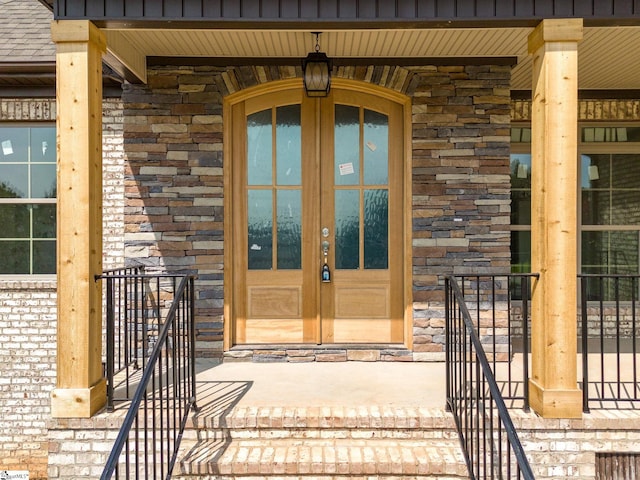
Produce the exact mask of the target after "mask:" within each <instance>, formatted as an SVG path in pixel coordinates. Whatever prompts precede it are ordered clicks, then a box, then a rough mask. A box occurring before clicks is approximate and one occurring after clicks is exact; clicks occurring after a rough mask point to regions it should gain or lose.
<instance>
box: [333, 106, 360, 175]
mask: <svg viewBox="0 0 640 480" xmlns="http://www.w3.org/2000/svg"><path fill="white" fill-rule="evenodd" d="M335 114H336V118H335V121H336V124H335V133H334V142H335V152H334V153H335V156H334V158H335V184H336V185H358V184H359V183H360V111H359V109H358V107H351V106H348V105H336V110H335Z"/></svg>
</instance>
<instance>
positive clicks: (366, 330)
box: [333, 318, 393, 343]
mask: <svg viewBox="0 0 640 480" xmlns="http://www.w3.org/2000/svg"><path fill="white" fill-rule="evenodd" d="M391 330H392V321H391V320H390V319H385V318H378V319H371V318H350V319H335V320H334V321H333V341H334V342H335V343H391V342H392V341H393V339H392V335H391Z"/></svg>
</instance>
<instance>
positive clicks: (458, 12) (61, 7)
mask: <svg viewBox="0 0 640 480" xmlns="http://www.w3.org/2000/svg"><path fill="white" fill-rule="evenodd" d="M43 2H44V3H46V4H49V5H51V6H53V7H54V10H55V17H56V18H59V19H62V18H90V19H93V20H95V21H107V20H115V21H117V20H130V21H136V20H140V21H142V20H147V21H148V20H159V21H162V20H168V19H173V20H185V21H209V22H224V23H226V22H238V21H240V22H256V21H260V22H265V21H266V22H278V23H280V22H290V21H298V22H300V21H307V22H315V23H342V22H355V23H371V22H373V23H387V22H393V23H404V24H407V23H411V24H414V25H420V24H421V23H423V22H426V23H434V24H439V23H440V24H442V25H451V24H449V23H445V22H449V21H453V22H454V23H461V24H462V23H483V24H488V23H503V24H504V23H510V24H515V23H517V24H529V23H536V22H537V21H539V20H540V19H542V18H553V17H557V18H566V17H580V18H585V20H586V21H587V22H588V21H592V22H593V23H611V22H613V21H614V20H626V21H634V20H636V21H637V20H639V19H640V0H594V1H567V0H395V1H390V0H43Z"/></svg>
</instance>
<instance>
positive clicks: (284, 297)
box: [247, 285, 302, 319]
mask: <svg viewBox="0 0 640 480" xmlns="http://www.w3.org/2000/svg"><path fill="white" fill-rule="evenodd" d="M247 296H248V299H247V303H248V304H249V308H248V310H249V315H248V318H250V319H251V318H302V287H301V286H300V285H298V286H291V287H269V286H265V287H261V286H252V287H249V288H248V293H247Z"/></svg>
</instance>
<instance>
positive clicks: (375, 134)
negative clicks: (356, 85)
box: [364, 110, 389, 255]
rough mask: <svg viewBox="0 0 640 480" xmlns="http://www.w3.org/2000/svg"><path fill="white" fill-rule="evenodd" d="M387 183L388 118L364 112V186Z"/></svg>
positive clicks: (376, 113)
mask: <svg viewBox="0 0 640 480" xmlns="http://www.w3.org/2000/svg"><path fill="white" fill-rule="evenodd" d="M388 182H389V117H388V116H387V115H383V114H382V113H378V112H374V111H372V110H365V111H364V183H365V185H386V184H387V183H388ZM365 255H366V250H365Z"/></svg>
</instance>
